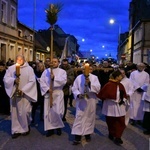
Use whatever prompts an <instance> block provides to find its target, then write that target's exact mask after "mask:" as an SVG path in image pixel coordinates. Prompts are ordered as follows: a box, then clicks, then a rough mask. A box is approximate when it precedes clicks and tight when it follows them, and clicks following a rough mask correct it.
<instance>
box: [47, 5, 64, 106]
mask: <svg viewBox="0 0 150 150" xmlns="http://www.w3.org/2000/svg"><path fill="white" fill-rule="evenodd" d="M62 6H63V5H62V4H61V3H58V4H50V5H49V9H46V17H47V20H46V21H47V22H48V23H49V24H50V25H51V27H50V31H51V41H50V45H51V49H50V58H51V65H50V68H51V83H50V107H52V105H53V97H52V92H53V90H52V87H53V80H52V79H53V70H52V67H53V64H52V63H53V62H52V59H53V30H54V24H55V23H56V22H57V19H58V13H59V12H60V11H61V10H62Z"/></svg>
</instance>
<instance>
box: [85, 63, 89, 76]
mask: <svg viewBox="0 0 150 150" xmlns="http://www.w3.org/2000/svg"><path fill="white" fill-rule="evenodd" d="M89 70H90V66H89V64H88V63H86V64H85V65H84V75H85V76H86V77H87V76H88V75H89Z"/></svg>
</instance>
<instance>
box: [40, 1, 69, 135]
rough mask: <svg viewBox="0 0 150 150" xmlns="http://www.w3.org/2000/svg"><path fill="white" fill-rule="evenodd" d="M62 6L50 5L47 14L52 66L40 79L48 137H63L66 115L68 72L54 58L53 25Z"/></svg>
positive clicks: (45, 127) (45, 128)
mask: <svg viewBox="0 0 150 150" xmlns="http://www.w3.org/2000/svg"><path fill="white" fill-rule="evenodd" d="M61 7H62V4H50V6H49V9H47V10H46V12H47V22H48V23H50V24H51V65H50V68H48V69H46V70H45V71H44V72H43V74H42V76H41V79H40V86H41V93H42V95H43V96H44V130H45V131H47V134H46V136H47V137H49V136H51V135H53V134H54V129H55V130H56V132H57V135H61V128H63V127H64V124H63V122H62V117H63V113H64V93H63V90H62V89H63V86H64V85H65V84H66V82H67V74H66V71H64V70H63V69H60V68H59V67H58V66H59V60H58V58H56V57H54V58H53V25H54V24H55V23H56V21H57V14H58V12H59V11H60V10H61Z"/></svg>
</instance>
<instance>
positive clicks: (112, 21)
mask: <svg viewBox="0 0 150 150" xmlns="http://www.w3.org/2000/svg"><path fill="white" fill-rule="evenodd" d="M109 23H110V24H118V27H119V30H118V34H119V35H118V53H119V52H120V45H121V37H120V34H121V25H120V24H119V23H116V22H115V20H114V19H110V20H109Z"/></svg>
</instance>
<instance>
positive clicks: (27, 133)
mask: <svg viewBox="0 0 150 150" xmlns="http://www.w3.org/2000/svg"><path fill="white" fill-rule="evenodd" d="M28 129H29V130H28V131H27V132H24V133H21V135H23V136H27V135H29V134H30V126H28Z"/></svg>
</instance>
